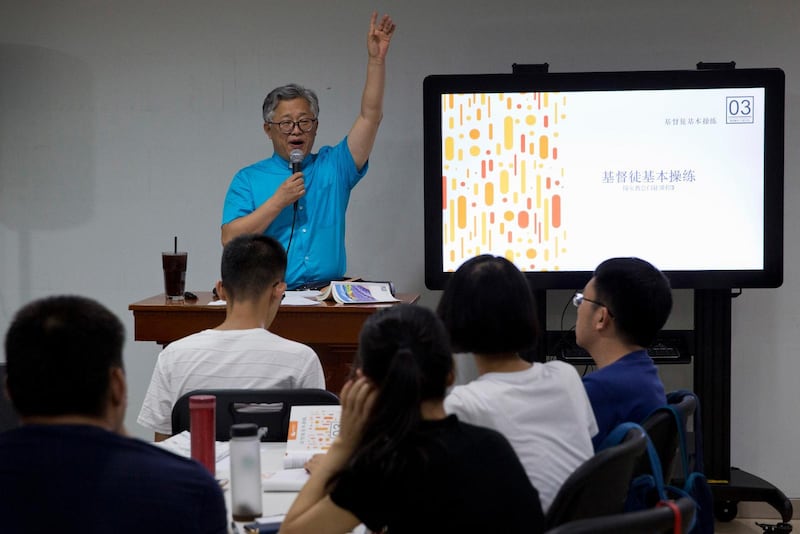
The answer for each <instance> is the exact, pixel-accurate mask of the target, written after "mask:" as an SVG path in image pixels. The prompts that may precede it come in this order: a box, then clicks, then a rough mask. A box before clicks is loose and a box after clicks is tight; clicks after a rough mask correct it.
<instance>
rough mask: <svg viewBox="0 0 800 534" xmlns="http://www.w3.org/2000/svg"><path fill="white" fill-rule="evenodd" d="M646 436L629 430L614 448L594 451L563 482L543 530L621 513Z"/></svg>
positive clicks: (645, 443) (637, 431) (642, 451)
mask: <svg viewBox="0 0 800 534" xmlns="http://www.w3.org/2000/svg"><path fill="white" fill-rule="evenodd" d="M646 446H647V436H646V434H645V433H644V432H643V431H642V430H641V429H640V428H633V429H631V430H630V431H628V433H627V434H626V435H625V438H624V439H623V440H622V441H621V442H620V443H619V444H617V445H612V446H610V447H608V448H606V449H603V450H601V451H598V452H596V453H595V454H594V456H592V457H591V458H589V459H588V460H586V461H585V462H584V463H583V464H581V465H580V466H578V468H577V469H576V470H575V471H574V472H573V473H572V474H571V475H570V476H569V477H567V479H566V480H565V481H564V483H563V484H562V485H561V488H560V489H559V491H558V493H557V494H556V496H555V498H554V499H553V502H552V504H551V505H550V509H549V510H548V511H547V514H546V516H545V527H546V528H555V527H557V526H559V525H561V524H563V523H566V522H568V521H575V520H578V519H584V518H589V517H598V516H603V515H611V514H618V513H622V512H623V510H624V509H625V499H626V498H627V496H628V488H629V486H630V484H631V480H632V478H633V470H634V468H635V467H636V465H637V464H638V462H639V458H640V457H642V456H643V455H644V451H645V448H646Z"/></svg>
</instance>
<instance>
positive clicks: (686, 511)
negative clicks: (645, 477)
mask: <svg viewBox="0 0 800 534" xmlns="http://www.w3.org/2000/svg"><path fill="white" fill-rule="evenodd" d="M674 503H675V506H676V508H677V510H678V511H679V513H680V517H679V518H676V517H675V512H674V511H673V509H672V508H669V507H667V506H658V507H653V508H649V509H647V510H640V511H637V512H624V513H621V514H612V515H606V516H601V517H592V518H588V519H579V520H576V521H570V522H568V523H564V524H562V525H559V526H557V527H556V528H554V529H552V530H548V531H547V532H546V534H619V533H625V534H678V533H680V534H686V533H687V532H689V528H690V527H691V525H692V521H693V520H694V515H695V504H694V501H692V500H691V499H690V498H688V497H681V498H680V499H678V500H676V501H674ZM676 519H678V521H677V525H676ZM676 527H677V528H676Z"/></svg>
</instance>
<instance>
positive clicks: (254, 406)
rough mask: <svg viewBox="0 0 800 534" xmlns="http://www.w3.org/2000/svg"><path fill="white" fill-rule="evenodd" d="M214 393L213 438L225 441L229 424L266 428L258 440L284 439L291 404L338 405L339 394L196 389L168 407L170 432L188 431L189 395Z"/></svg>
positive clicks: (304, 390) (285, 390)
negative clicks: (215, 402)
mask: <svg viewBox="0 0 800 534" xmlns="http://www.w3.org/2000/svg"><path fill="white" fill-rule="evenodd" d="M192 395H214V396H215V397H216V398H217V405H216V440H217V441H229V440H230V439H231V437H230V429H231V425H233V424H238V423H255V424H257V425H258V426H259V427H260V428H266V432H264V433H262V435H261V441H286V437H287V435H288V433H289V415H290V412H291V408H292V406H295V405H301V406H311V405H329V404H339V397H337V396H336V395H334V394H333V393H331V392H330V391H327V390H324V389H312V388H301V389H196V390H193V391H189V392H188V393H185V394H183V395H182V396H181V397H180V398H179V399H178V401H177V402H176V403H175V406H173V407H172V435H173V436H174V435H175V434H178V433H180V432H182V431H184V430H189V422H190V414H189V397H191V396H192Z"/></svg>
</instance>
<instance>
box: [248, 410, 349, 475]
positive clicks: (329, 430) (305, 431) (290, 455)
mask: <svg viewBox="0 0 800 534" xmlns="http://www.w3.org/2000/svg"><path fill="white" fill-rule="evenodd" d="M341 413H342V407H341V406H339V405H335V404H334V405H326V406H292V408H291V412H290V413H289V435H288V437H287V440H286V453H285V455H284V457H283V469H282V470H280V471H277V472H275V473H273V474H271V475H269V476H267V477H265V478H264V479H263V480H262V482H261V487H262V489H263V490H264V491H300V489H301V488H302V487H303V484H305V483H306V481H307V480H308V473H307V472H306V470H305V468H304V465H305V463H306V462H307V461H308V460H309V459H311V457H312V456H314V455H315V454H323V453H325V452H327V451H328V449H329V448H330V446H331V444H332V443H333V440H334V439H335V438H336V436H338V435H339V418H340V416H341Z"/></svg>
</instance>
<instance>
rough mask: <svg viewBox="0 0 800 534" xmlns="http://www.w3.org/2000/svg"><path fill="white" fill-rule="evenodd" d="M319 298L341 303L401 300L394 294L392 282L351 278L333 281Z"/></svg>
mask: <svg viewBox="0 0 800 534" xmlns="http://www.w3.org/2000/svg"><path fill="white" fill-rule="evenodd" d="M317 299H319V300H329V299H333V300H335V301H336V302H339V303H341V304H369V303H375V302H399V300H398V299H396V298H395V297H394V295H393V294H392V284H391V282H361V281H350V280H345V281H342V282H339V281H335V282H331V283H330V285H329V286H328V287H326V288H324V289H323V290H322V292H321V293H320V295H319V296H318V297H317Z"/></svg>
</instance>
